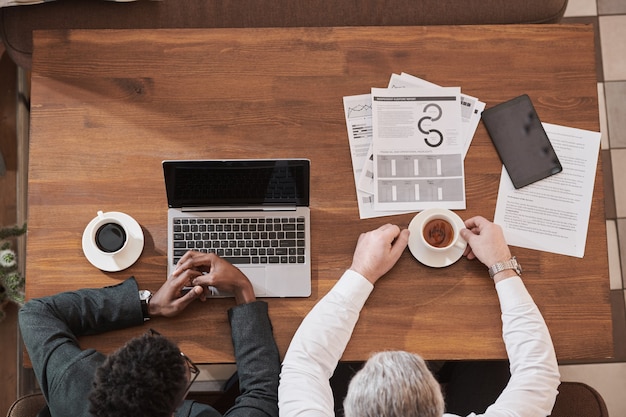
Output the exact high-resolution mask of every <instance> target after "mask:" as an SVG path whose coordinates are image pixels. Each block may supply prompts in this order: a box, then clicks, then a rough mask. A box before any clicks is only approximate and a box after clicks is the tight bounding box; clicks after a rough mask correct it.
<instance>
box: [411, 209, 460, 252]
mask: <svg viewBox="0 0 626 417" xmlns="http://www.w3.org/2000/svg"><path fill="white" fill-rule="evenodd" d="M459 230H460V229H459V227H458V226H457V223H456V222H455V221H454V217H452V216H451V215H450V214H449V213H446V212H437V213H433V214H431V215H430V216H428V217H426V218H425V219H424V221H423V222H422V227H421V230H420V239H421V240H422V243H423V244H424V246H425V247H427V248H429V249H431V250H433V251H446V250H448V249H450V248H452V247H454V246H458V247H464V246H465V244H466V243H465V242H464V241H463V239H460V238H459V237H460V231H459Z"/></svg>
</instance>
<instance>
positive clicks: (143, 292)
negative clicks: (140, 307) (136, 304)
mask: <svg viewBox="0 0 626 417" xmlns="http://www.w3.org/2000/svg"><path fill="white" fill-rule="evenodd" d="M150 297H152V293H151V292H150V291H148V290H141V291H139V299H140V300H142V301H145V300H147V299H149V298H150Z"/></svg>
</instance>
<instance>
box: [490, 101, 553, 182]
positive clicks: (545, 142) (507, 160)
mask: <svg viewBox="0 0 626 417" xmlns="http://www.w3.org/2000/svg"><path fill="white" fill-rule="evenodd" d="M482 121H483V123H484V124H485V127H486V128H487V132H488V133H489V136H490V137H491V140H492V141H493V144H494V145H495V147H496V150H497V151H498V155H499V156H500V160H501V161H502V163H503V164H504V166H505V167H506V170H507V172H508V173H509V176H510V177H511V181H512V182H513V186H514V187H515V188H521V187H524V186H525V185H528V184H531V183H533V182H536V181H539V180H541V179H543V178H546V177H548V176H550V175H554V174H556V173H558V172H561V171H562V170H563V168H562V167H561V163H560V162H559V158H558V157H557V156H556V153H555V152H554V148H553V147H552V144H551V143H550V140H549V139H548V135H546V131H545V130H544V128H543V125H542V124H541V120H539V117H538V116H537V112H536V111H535V107H534V106H533V103H532V102H531V101H530V98H529V97H528V95H526V94H524V95H521V96H519V97H516V98H514V99H512V100H509V101H506V102H504V103H501V104H498V105H496V106H493V107H491V108H488V109H486V110H484V111H483V113H482Z"/></svg>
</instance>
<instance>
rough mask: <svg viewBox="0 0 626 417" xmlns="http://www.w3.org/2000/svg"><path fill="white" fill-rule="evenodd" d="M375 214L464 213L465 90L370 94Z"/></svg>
mask: <svg viewBox="0 0 626 417" xmlns="http://www.w3.org/2000/svg"><path fill="white" fill-rule="evenodd" d="M371 97H372V108H371V111H372V129H373V130H372V143H373V147H372V150H373V167H374V209H375V210H376V211H405V210H406V211H421V210H424V209H426V208H434V207H439V208H448V209H451V210H459V209H465V174H464V164H463V153H464V152H463V148H464V139H465V138H464V137H463V130H462V126H461V120H462V117H461V105H460V102H461V90H460V88H458V87H439V88H400V89H386V88H372V90H371Z"/></svg>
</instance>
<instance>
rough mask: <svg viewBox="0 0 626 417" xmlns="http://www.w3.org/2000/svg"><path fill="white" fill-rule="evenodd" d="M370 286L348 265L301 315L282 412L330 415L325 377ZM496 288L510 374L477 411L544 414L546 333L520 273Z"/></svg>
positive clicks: (549, 385)
mask: <svg viewBox="0 0 626 417" xmlns="http://www.w3.org/2000/svg"><path fill="white" fill-rule="evenodd" d="M373 289H374V286H373V285H372V284H371V283H370V282H369V281H368V280H367V279H365V278H364V277H363V276H361V275H360V274H358V273H357V272H354V271H352V270H348V271H346V272H345V273H344V274H343V276H342V277H341V279H340V280H339V281H338V282H337V283H336V284H335V286H334V287H333V288H332V289H331V291H330V292H329V293H328V294H326V296H324V298H322V299H321V300H320V301H319V302H318V303H317V304H316V305H315V307H313V309H312V310H311V311H310V312H309V314H308V315H307V316H306V317H305V318H304V320H303V321H302V324H301V325H300V327H299V328H298V330H297V332H296V334H295V335H294V337H293V340H292V341H291V344H290V346H289V349H288V350H287V353H286V355H285V358H284V360H283V367H282V371H281V375H280V384H279V387H278V405H279V410H280V416H281V417H304V416H307V417H308V416H315V417H317V416H320V417H321V416H328V417H330V416H334V415H335V413H334V402H333V393H332V390H331V387H330V382H329V379H330V377H331V376H332V374H333V372H334V370H335V368H336V366H337V363H338V361H339V359H340V358H341V356H342V354H343V351H344V350H345V348H346V345H347V344H348V341H349V340H350V336H351V335H352V331H353V330H354V326H355V325H356V322H357V320H358V318H359V313H360V311H361V309H362V308H363V305H364V304H365V301H366V300H367V298H368V297H369V295H370V293H371V292H372V290H373ZM496 290H497V293H498V298H499V299H500V307H501V310H502V324H503V326H502V329H503V337H504V342H505V345H506V350H507V354H508V356H509V361H510V366H511V379H510V381H509V383H508V385H507V386H506V388H505V389H504V391H503V392H502V394H500V396H499V397H498V399H497V400H496V402H495V403H494V404H492V405H491V406H490V407H489V408H488V409H487V410H486V412H485V413H484V414H481V416H485V417H513V416H515V417H539V416H541V417H545V416H547V415H549V414H550V412H551V411H552V407H553V406H554V401H555V399H556V395H557V387H558V385H559V378H560V376H559V370H558V365H557V361H556V355H555V353H554V347H553V346H552V340H551V338H550V333H549V332H548V328H547V327H546V325H545V322H544V320H543V318H542V316H541V313H540V312H539V310H538V308H537V306H536V305H535V303H534V301H533V300H532V298H531V296H530V294H529V293H528V291H527V290H526V287H525V286H524V284H523V282H522V280H521V278H519V277H513V278H507V279H505V280H503V281H500V282H498V283H497V284H496ZM444 416H445V417H452V416H453V415H452V414H444ZM470 416H472V417H473V416H476V414H474V413H472V414H470Z"/></svg>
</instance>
